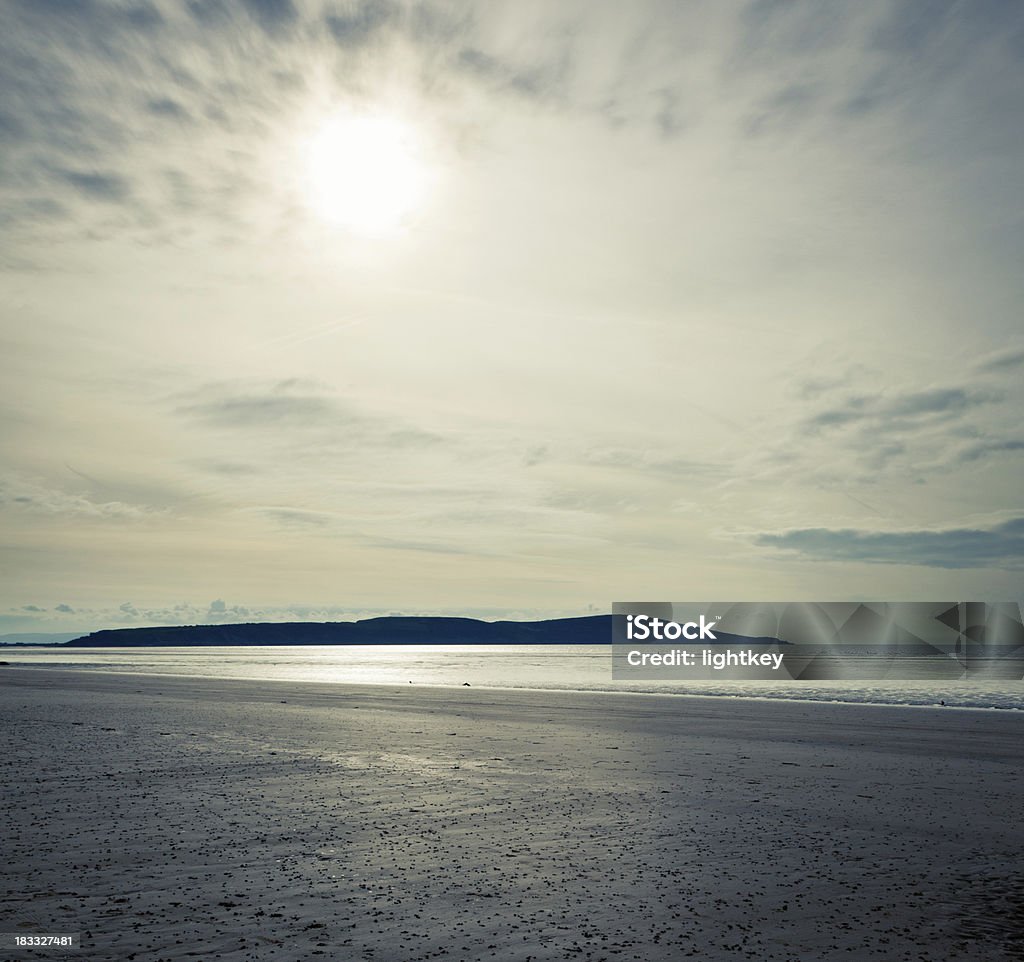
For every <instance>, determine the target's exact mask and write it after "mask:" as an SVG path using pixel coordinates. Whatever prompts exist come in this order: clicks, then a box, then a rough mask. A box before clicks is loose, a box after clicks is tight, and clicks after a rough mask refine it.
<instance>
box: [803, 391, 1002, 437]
mask: <svg viewBox="0 0 1024 962" xmlns="http://www.w3.org/2000/svg"><path fill="white" fill-rule="evenodd" d="M1003 398H1004V395H1003V394H1002V393H1000V392H998V391H990V390H983V389H973V390H968V389H965V388H962V387H953V388H929V389H927V390H923V391H910V392H905V393H902V394H900V393H896V394H890V395H888V396H878V397H869V396H864V395H854V396H850V397H848V398H846V400H845V403H844V406H843V407H832V408H828V409H826V410H824V411H821V412H819V413H818V414H815V415H813V416H812V417H810V418H808V419H807V420H806V422H805V429H806V430H807V431H808V432H811V433H813V432H816V431H821V430H826V429H828V428H836V427H842V426H844V425H848V424H862V423H864V422H869V423H870V427H871V429H872V430H873V431H895V430H899V429H902V428H905V427H908V426H914V425H915V424H917V425H919V424H921V423H922V422H924V421H934V420H946V419H950V418H957V417H960V416H961V415H963V414H966V413H967V412H969V411H971V410H972V409H974V408H978V407H982V406H985V405H989V404H996V403H998V402H999V401H1001V400H1003Z"/></svg>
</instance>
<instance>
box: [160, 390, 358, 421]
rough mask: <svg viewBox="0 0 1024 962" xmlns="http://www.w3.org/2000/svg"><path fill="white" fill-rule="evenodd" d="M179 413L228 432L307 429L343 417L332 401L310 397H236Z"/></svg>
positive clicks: (253, 395) (255, 395) (203, 404)
mask: <svg viewBox="0 0 1024 962" xmlns="http://www.w3.org/2000/svg"><path fill="white" fill-rule="evenodd" d="M179 411H180V412H181V413H182V414H186V415H189V416H190V417H194V418H197V419H199V420H200V421H204V422H205V423H207V424H212V425H215V426H217V427H228V428H251V427H264V426H266V425H268V424H283V425H286V426H287V425H299V426H307V425H311V424H323V423H324V422H326V421H335V420H340V419H341V418H342V417H343V414H342V411H341V408H340V406H339V405H337V404H336V403H334V402H333V401H331V400H330V399H328V398H324V397H314V396H310V395H306V396H302V395H298V396H296V395H272V394H264V395H257V394H249V395H235V396H233V397H225V398H221V399H218V400H216V401H207V402H203V403H199V404H190V405H184V406H182V407H181V408H179Z"/></svg>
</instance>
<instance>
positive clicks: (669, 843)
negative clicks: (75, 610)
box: [0, 668, 1024, 962]
mask: <svg viewBox="0 0 1024 962" xmlns="http://www.w3.org/2000/svg"><path fill="white" fill-rule="evenodd" d="M0 733H2V739H3V753H2V756H0V766H2V771H3V779H2V786H3V793H2V794H3V801H2V808H3V832H4V836H5V838H4V844H3V851H4V854H5V864H4V870H3V872H4V880H3V888H4V892H5V897H4V900H3V906H2V910H0V914H2V918H0V931H3V932H15V931H21V932H26V933H30V932H50V933H60V932H80V933H81V936H82V948H81V950H79V951H77V952H68V953H65V954H63V955H62V954H61V953H60V952H57V951H48V952H47V953H46V954H45V955H43V954H42V953H37V957H48V958H63V957H67V958H77V959H90V960H92V959H96V960H107V959H109V960H115V959H116V960H124V959H133V958H136V959H140V960H147V962H148V960H157V959H174V960H179V959H224V960H238V962H241V960H293V959H294V960H299V959H319V958H323V959H344V960H352V959H370V960H378V962H405V960H420V959H446V960H463V959H465V960H471V959H473V960H475V959H491V958H493V959H498V960H512V962H526V960H538V962H539V960H549V959H579V960H590V962H597V960H609V962H612V960H661V959H665V960H669V959H673V960H674V959H680V958H687V957H693V958H698V959H705V960H706V959H712V960H717V959H777V960H798V959H801V960H808V959H810V960H817V959H839V958H851V959H856V960H862V959H870V958H877V959H880V960H886V962H888V960H901V959H913V960H918V959H926V960H931V959H934V960H937V962H938V960H943V962H945V960H949V959H970V960H989V959H993V960H994V959H1008V958H1020V957H1021V952H1022V950H1024V940H1022V937H1024V854H1022V853H1024V817H1022V816H1024V801H1022V799H1024V713H1017V712H1000V711H960V710H952V709H925V708H898V707H877V706H864V705H830V704H816V703H807V702H803V703H797V702H770V701H756V700H743V699H724V698H669V697H660V696H642V695H618V694H605V693H578V694H577V693H564V692H523V691H491V690H482V689H476V688H460V689H437V688H434V689H432V688H423V687H417V686H412V685H410V686H406V687H397V686H396V687H387V688H385V687H370V686H345V687H342V686H336V685H320V684H288V683H280V682H242V681H215V680H206V681H197V680H195V679H191V678H189V679H184V678H171V677H154V676H137V675H113V674H99V673H85V672H78V673H76V672H66V671H58V670H53V671H51V670H32V669H22V668H0ZM11 957H12V958H29V957H33V956H32V955H31V953H29V952H22V953H20V954H19V953H12V954H11Z"/></svg>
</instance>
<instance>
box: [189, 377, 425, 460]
mask: <svg viewBox="0 0 1024 962" xmlns="http://www.w3.org/2000/svg"><path fill="white" fill-rule="evenodd" d="M174 413H176V414H177V415H179V416H180V417H183V418H185V419H187V420H189V421H192V422H195V423H198V424H201V425H203V426H204V427H207V428H211V429H218V430H228V431H231V432H233V433H236V434H239V435H245V436H248V437H250V438H253V439H257V440H259V439H263V440H272V441H276V442H277V443H279V444H283V445H284V446H285V447H288V448H292V447H301V446H303V445H305V444H306V443H307V442H308V436H309V435H314V436H315V437H316V438H317V439H318V443H319V444H321V445H324V446H327V447H321V448H320V449H319V451H320V453H325V452H326V451H327V450H328V448H329V447H330V446H331V445H347V446H351V445H352V444H354V443H358V444H359V445H360V446H361V447H365V448H378V449H381V448H383V449H400V448H410V447H422V446H424V445H433V444H435V443H437V442H438V441H440V440H441V439H440V437H439V436H438V435H436V434H434V433H433V432H430V431H426V430H423V429H421V428H419V427H418V426H416V425H415V424H410V423H409V422H408V421H407V420H406V419H404V418H400V417H389V416H383V415H377V414H372V413H367V412H364V411H362V410H360V409H358V408H357V407H356V406H355V405H353V404H350V403H348V402H346V401H345V400H343V399H341V398H338V397H336V396H334V395H332V394H330V393H328V392H327V391H325V390H324V389H322V388H321V387H320V386H319V385H317V384H316V383H314V382H305V381H302V380H299V379H294V378H293V379H285V380H281V381H277V382H274V383H271V384H259V383H242V382H222V383H219V384H210V385H207V386H206V387H204V388H201V389H200V390H198V391H194V392H191V393H190V394H188V395H185V396H178V397H177V398H175V408H174ZM300 435H305V436H306V440H303V439H302V438H301V437H300ZM222 470H223V469H222ZM250 470H251V469H250ZM227 473H230V471H229V472H227Z"/></svg>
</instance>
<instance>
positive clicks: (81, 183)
mask: <svg viewBox="0 0 1024 962" xmlns="http://www.w3.org/2000/svg"><path fill="white" fill-rule="evenodd" d="M57 173H58V174H59V175H60V176H61V177H62V178H63V179H64V180H65V181H67V182H68V183H69V184H70V185H71V186H72V187H74V188H75V189H76V190H77V191H78V192H79V193H81V194H83V195H85V196H86V197H91V198H94V199H96V200H103V201H109V202H111V203H119V202H121V201H123V200H124V199H125V198H126V197H128V195H129V194H130V192H131V191H130V189H129V186H128V182H127V180H125V178H123V177H121V176H119V175H117V174H111V173H107V174H103V173H90V172H87V171H80V170H58V171H57Z"/></svg>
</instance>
